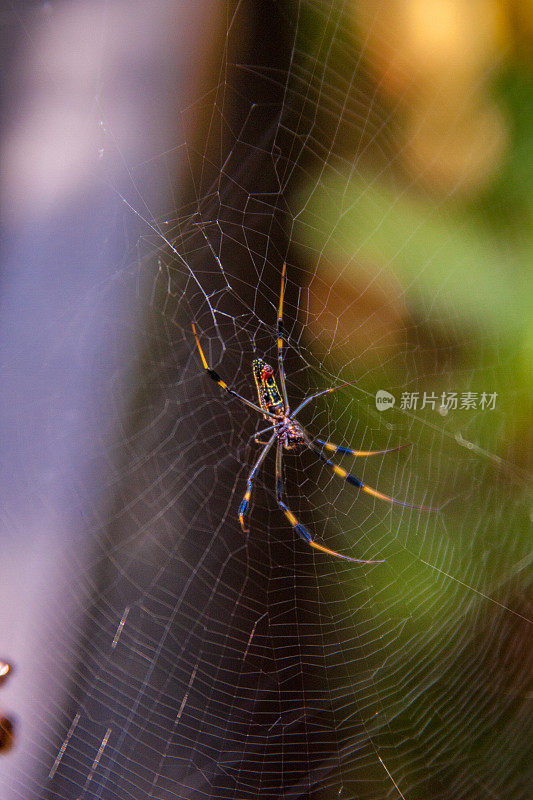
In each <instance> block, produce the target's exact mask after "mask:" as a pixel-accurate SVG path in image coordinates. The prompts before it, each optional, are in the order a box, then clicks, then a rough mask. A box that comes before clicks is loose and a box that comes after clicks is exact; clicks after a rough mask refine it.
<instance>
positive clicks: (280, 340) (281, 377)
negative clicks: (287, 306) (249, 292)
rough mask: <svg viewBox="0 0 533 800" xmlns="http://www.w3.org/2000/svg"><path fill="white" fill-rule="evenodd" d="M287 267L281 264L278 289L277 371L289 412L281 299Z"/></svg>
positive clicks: (286, 411)
mask: <svg viewBox="0 0 533 800" xmlns="http://www.w3.org/2000/svg"><path fill="white" fill-rule="evenodd" d="M286 268H287V264H283V268H282V270H281V289H280V291H279V306H278V331H277V333H278V371H279V382H280V383H281V392H282V394H283V402H284V403H285V413H286V414H288V413H289V399H288V397H287V387H286V386H285V368H284V366H283V341H284V329H283V299H284V296H285V270H286Z"/></svg>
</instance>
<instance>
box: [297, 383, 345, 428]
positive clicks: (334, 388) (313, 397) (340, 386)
mask: <svg viewBox="0 0 533 800" xmlns="http://www.w3.org/2000/svg"><path fill="white" fill-rule="evenodd" d="M345 386H353V383H350V382H347V383H340V384H339V385H338V386H330V388H329V389H322V391H321V392H317V393H316V394H312V395H311V397H306V398H305V400H302V402H301V403H300V405H299V406H298V408H297V409H296V410H295V411H293V412H292V414H291V418H292V419H294V417H295V416H296V414H298V413H299V412H300V411H301V410H302V408H305V406H306V405H307V404H308V403H310V402H311V400H316V398H317V397H322V395H323V394H330V393H331V392H336V391H337V389H343V388H344V387H345Z"/></svg>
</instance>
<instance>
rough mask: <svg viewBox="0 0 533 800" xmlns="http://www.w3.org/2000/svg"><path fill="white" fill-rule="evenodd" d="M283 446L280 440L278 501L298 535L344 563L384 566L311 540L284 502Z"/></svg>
mask: <svg viewBox="0 0 533 800" xmlns="http://www.w3.org/2000/svg"><path fill="white" fill-rule="evenodd" d="M281 458H282V444H281V442H280V441H279V440H278V445H277V450H276V500H277V501H278V505H279V507H280V508H281V510H282V511H283V513H284V514H285V516H286V517H287V519H288V520H289V522H290V524H291V525H292V527H293V528H294V530H295V531H296V532H297V533H298V535H299V536H301V538H302V539H303V540H304V542H307V544H308V545H310V547H313V548H314V549H315V550H320V551H321V552H322V553H327V554H328V555H330V556H336V557H337V558H342V559H344V561H353V562H354V563H355V564H383V561H382V560H381V561H367V560H365V559H362V558H351V556H344V555H342V553H337V551H336V550H330V549H329V547H324V546H323V545H321V544H318V542H315V541H313V539H312V538H311V534H310V533H309V531H308V530H307V528H306V527H305V525H302V524H301V522H298V520H297V518H296V517H295V516H294V514H293V513H292V511H291V510H290V508H289V507H288V506H287V505H286V504H285V503H284V502H283V475H282V464H281Z"/></svg>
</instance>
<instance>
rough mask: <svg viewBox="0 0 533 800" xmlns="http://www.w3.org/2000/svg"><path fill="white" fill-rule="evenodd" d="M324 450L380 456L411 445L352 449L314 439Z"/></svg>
mask: <svg viewBox="0 0 533 800" xmlns="http://www.w3.org/2000/svg"><path fill="white" fill-rule="evenodd" d="M316 441H317V442H318V443H319V444H320V445H322V447H323V448H324V450H329V452H330V453H347V454H348V455H349V456H356V457H357V456H363V457H366V456H380V455H384V454H385V453H394V452H395V451H396V450H403V449H404V448H405V447H411V443H410V442H409V443H408V444H399V445H398V446H397V447H388V448H387V449H386V450H352V449H351V447H341V445H338V444H335V443H334V442H323V441H322V439H317V440H316Z"/></svg>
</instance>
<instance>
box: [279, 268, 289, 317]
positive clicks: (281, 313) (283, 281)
mask: <svg viewBox="0 0 533 800" xmlns="http://www.w3.org/2000/svg"><path fill="white" fill-rule="evenodd" d="M286 269H287V264H284V265H283V267H282V269H281V290H280V293H279V306H278V322H279V321H281V320H282V319H283V298H284V296H285V271H286Z"/></svg>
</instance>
